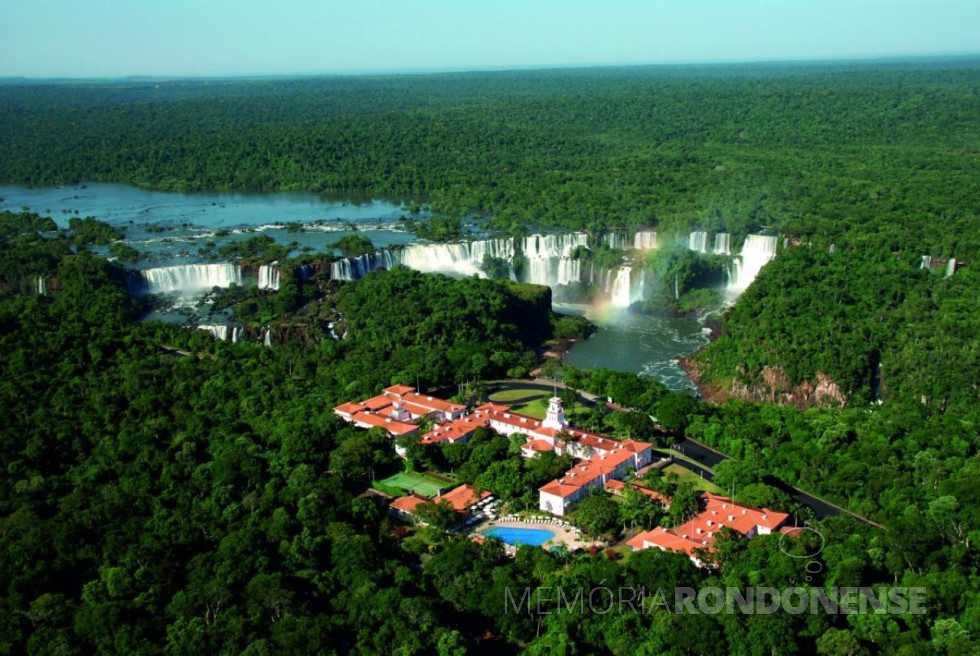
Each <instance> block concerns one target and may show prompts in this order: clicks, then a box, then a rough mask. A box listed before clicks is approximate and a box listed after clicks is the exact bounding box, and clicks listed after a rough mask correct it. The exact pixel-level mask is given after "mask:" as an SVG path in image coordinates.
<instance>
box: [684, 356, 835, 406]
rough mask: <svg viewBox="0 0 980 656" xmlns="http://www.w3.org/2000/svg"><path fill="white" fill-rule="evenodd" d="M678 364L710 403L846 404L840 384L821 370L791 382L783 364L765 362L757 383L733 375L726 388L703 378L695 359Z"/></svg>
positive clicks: (686, 359)
mask: <svg viewBox="0 0 980 656" xmlns="http://www.w3.org/2000/svg"><path fill="white" fill-rule="evenodd" d="M681 366H682V367H683V368H684V370H685V371H686V372H687V375H688V376H690V378H691V380H692V381H694V384H695V385H696V386H697V388H698V392H699V393H700V394H701V397H702V398H703V399H704V400H705V401H708V402H710V403H723V402H724V401H725V400H726V399H729V398H737V399H742V400H744V401H758V402H762V401H764V402H767V403H778V404H780V405H795V406H797V407H799V408H810V407H813V406H842V405H844V404H846V403H847V396H846V395H845V394H844V393H843V392H842V391H841V389H840V386H838V385H837V383H835V382H834V381H833V380H832V379H831V378H830V376H828V375H826V374H825V373H823V372H820V371H818V372H817V373H816V376H815V377H814V378H815V380H813V381H803V382H802V383H799V384H797V385H792V384H791V383H790V380H789V376H788V375H787V374H786V371H785V370H784V369H783V368H782V367H778V366H777V367H771V366H769V365H766V366H765V367H763V368H762V371H761V372H760V375H759V377H758V378H759V380H758V382H753V383H748V382H745V381H744V380H740V379H739V378H738V377H737V376H736V377H735V378H733V379H732V381H731V386H730V387H728V388H725V387H722V386H720V385H718V384H717V383H712V382H706V381H704V380H703V376H702V372H701V370H700V367H699V366H698V363H697V362H695V361H693V360H691V359H688V358H685V359H684V360H682V361H681Z"/></svg>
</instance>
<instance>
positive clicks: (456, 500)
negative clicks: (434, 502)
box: [439, 483, 490, 512]
mask: <svg viewBox="0 0 980 656" xmlns="http://www.w3.org/2000/svg"><path fill="white" fill-rule="evenodd" d="M489 496H490V493H489V492H487V491H486V490H484V491H483V492H480V493H479V494H477V491H476V488H475V487H473V486H472V485H470V484H469V483H465V484H464V485H460V486H459V487H457V488H455V489H453V490H450V491H449V492H446V493H445V494H443V495H442V496H440V497H439V500H446V501H448V502H449V503H450V504H451V505H452V507H453V509H454V510H456V511H457V512H463V511H465V510H467V509H469V507H470V506H472V505H473V504H475V503H476V502H477V501H481V500H483V499H486V498H487V497H489Z"/></svg>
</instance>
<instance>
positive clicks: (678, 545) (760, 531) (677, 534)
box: [627, 492, 789, 567]
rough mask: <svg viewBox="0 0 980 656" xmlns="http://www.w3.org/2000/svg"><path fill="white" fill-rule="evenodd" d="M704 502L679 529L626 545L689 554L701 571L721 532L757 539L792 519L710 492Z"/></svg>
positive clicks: (643, 536) (659, 529)
mask: <svg viewBox="0 0 980 656" xmlns="http://www.w3.org/2000/svg"><path fill="white" fill-rule="evenodd" d="M701 498H702V499H703V500H704V509H703V510H702V511H701V512H699V513H698V514H697V515H695V516H694V517H692V518H691V519H689V520H687V521H686V522H684V523H683V524H681V525H680V526H677V527H676V528H664V527H662V526H658V527H657V528H655V529H653V530H652V531H644V532H643V533H639V534H637V535H636V536H635V537H634V538H633V539H632V540H629V541H628V542H627V544H628V545H629V546H630V547H632V548H633V550H634V551H638V550H640V549H653V548H656V549H660V550H662V551H677V552H680V553H683V554H686V555H687V556H688V558H690V559H691V560H692V561H693V562H694V564H695V565H697V566H698V567H705V566H706V563H705V562H704V560H703V558H704V556H705V555H706V554H711V553H712V552H713V551H714V543H715V540H716V539H717V537H718V533H719V531H721V530H722V529H724V528H729V529H731V530H733V531H735V532H736V533H738V534H740V535H742V536H744V537H746V538H754V537H756V536H757V535H768V534H769V533H772V532H773V531H775V530H777V529H779V528H781V527H783V525H784V524H785V523H786V521H787V520H788V519H789V515H788V514H787V513H781V512H776V511H773V510H769V509H768V508H753V507H752V506H746V505H744V504H740V503H736V502H734V501H732V500H731V499H729V498H728V497H723V496H720V495H717V494H712V493H710V492H705V493H704V494H703V495H701Z"/></svg>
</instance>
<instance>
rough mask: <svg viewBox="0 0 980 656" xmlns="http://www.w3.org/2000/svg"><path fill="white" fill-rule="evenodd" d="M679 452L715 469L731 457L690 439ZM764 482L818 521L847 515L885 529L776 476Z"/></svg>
mask: <svg viewBox="0 0 980 656" xmlns="http://www.w3.org/2000/svg"><path fill="white" fill-rule="evenodd" d="M677 450H678V451H680V452H681V453H683V454H684V455H685V456H687V457H688V458H691V459H692V460H696V461H697V462H699V463H701V464H703V465H705V466H707V467H714V466H715V465H717V464H718V463H719V462H722V461H724V460H728V459H729V456H727V455H725V454H724V453H722V452H720V451H717V450H715V449H712V448H711V447H709V446H708V445H706V444H702V443H701V442H698V441H697V440H693V439H691V438H689V437H687V438H684V439H683V440H682V441H680V442H678V444H677ZM674 462H676V463H677V464H679V465H681V466H682V467H685V468H686V469H688V470H690V471H693V472H694V473H696V474H697V473H700V474H701V475H702V476H704V478H705V480H709V481H710V480H711V479H712V478H713V477H712V476H710V472H707V471H705V470H704V469H702V468H700V467H696V466H694V465H692V464H691V463H686V462H684V461H683V460H675V461H674ZM762 481H763V482H764V483H765V484H766V485H771V486H773V487H774V488H776V489H778V490H782V491H783V492H785V493H786V494H788V495H789V496H790V497H792V498H793V499H795V500H797V501H799V502H800V503H802V504H803V505H805V506H807V507H809V508H810V509H811V510H813V515H814V516H815V517H816V518H817V519H823V518H824V517H830V516H833V515H839V514H840V513H846V514H848V515H850V516H852V517H854V518H855V519H858V520H860V521H862V522H865V523H866V524H870V525H872V526H875V527H877V528H880V529H884V528H885V527H884V526H882V525H881V524H878V523H875V522H873V521H871V520H870V519H868V518H867V517H862V516H861V515H858V514H856V513H853V512H851V511H850V510H847V509H846V508H841V507H840V506H838V505H836V504H833V503H831V502H830V501H827V500H826V499H821V498H820V497H818V496H816V495H814V494H810V493H809V492H805V491H804V490H801V489H800V488H798V487H795V486H793V485H790V484H789V483H787V482H785V481H783V480H781V479H779V478H776V477H775V476H772V475H768V474H767V475H766V476H765V477H764V478H763V479H762Z"/></svg>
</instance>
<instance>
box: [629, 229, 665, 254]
mask: <svg viewBox="0 0 980 656" xmlns="http://www.w3.org/2000/svg"><path fill="white" fill-rule="evenodd" d="M658 244H659V242H658V241H657V231H656V230H637V231H636V234H635V235H633V248H635V249H636V250H638V251H648V250H651V249H653V248H657V246H658Z"/></svg>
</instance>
